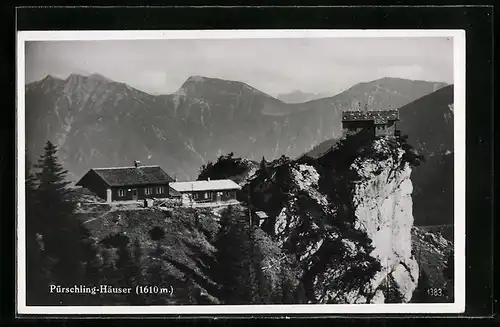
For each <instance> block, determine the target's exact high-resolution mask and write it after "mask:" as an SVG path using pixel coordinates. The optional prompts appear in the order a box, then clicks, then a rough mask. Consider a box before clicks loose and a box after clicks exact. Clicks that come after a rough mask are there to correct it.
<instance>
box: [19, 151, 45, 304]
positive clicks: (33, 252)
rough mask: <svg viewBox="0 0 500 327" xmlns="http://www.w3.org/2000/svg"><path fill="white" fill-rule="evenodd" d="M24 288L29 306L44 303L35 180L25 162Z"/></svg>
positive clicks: (43, 255)
mask: <svg viewBox="0 0 500 327" xmlns="http://www.w3.org/2000/svg"><path fill="white" fill-rule="evenodd" d="M25 173H26V183H25V184H26V211H25V213H26V217H25V222H26V288H27V294H26V295H27V303H28V304H29V305H36V304H43V303H44V302H46V294H47V290H48V269H47V264H46V260H45V253H44V249H43V239H42V237H41V234H40V233H39V225H38V220H37V212H38V210H39V206H38V203H37V200H36V179H35V176H34V175H33V174H32V173H31V163H30V162H29V161H28V160H27V161H26V171H25Z"/></svg>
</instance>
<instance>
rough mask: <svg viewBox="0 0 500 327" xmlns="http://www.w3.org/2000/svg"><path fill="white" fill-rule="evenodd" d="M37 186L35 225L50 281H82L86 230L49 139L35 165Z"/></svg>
mask: <svg viewBox="0 0 500 327" xmlns="http://www.w3.org/2000/svg"><path fill="white" fill-rule="evenodd" d="M36 167H37V168H38V169H39V171H38V172H37V174H36V177H37V182H38V187H37V191H36V199H37V203H38V204H39V205H40V208H41V210H38V211H37V220H38V221H37V226H38V227H39V228H38V229H39V232H40V234H41V235H42V236H43V244H44V251H45V253H46V255H47V257H48V258H49V259H50V260H51V261H53V262H54V263H53V264H52V267H51V274H52V278H53V281H54V282H55V283H58V284H61V285H72V284H80V283H81V282H83V280H82V277H83V270H84V268H83V267H84V264H83V263H84V262H83V261H84V260H83V252H84V247H85V244H84V242H85V241H86V240H88V237H89V233H88V231H87V230H86V229H85V228H84V227H83V226H82V224H81V223H80V222H79V221H78V220H77V218H76V217H75V216H74V209H75V202H74V200H73V198H72V197H71V193H70V190H69V189H68V185H69V182H67V181H66V174H67V171H66V170H65V169H64V168H63V167H62V165H61V164H60V163H59V161H58V159H57V148H56V147H55V145H53V144H52V143H51V142H50V141H48V142H47V144H46V146H45V153H44V155H42V156H41V157H40V159H39V162H38V165H37V166H36ZM73 300H77V297H75V296H74V295H71V294H69V295H63V296H61V297H60V298H59V300H58V301H57V302H59V303H67V302H68V301H70V302H71V301H73Z"/></svg>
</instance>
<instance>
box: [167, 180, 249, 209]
mask: <svg viewBox="0 0 500 327" xmlns="http://www.w3.org/2000/svg"><path fill="white" fill-rule="evenodd" d="M170 187H171V188H172V189H174V190H175V191H177V192H179V193H180V194H181V195H182V204H183V205H185V206H189V205H193V206H198V205H204V204H207V205H210V204H224V203H234V202H237V200H236V191H238V190H241V186H239V185H238V184H236V183H235V182H233V181H232V180H230V179H219V180H210V179H209V180H206V181H191V182H174V183H170Z"/></svg>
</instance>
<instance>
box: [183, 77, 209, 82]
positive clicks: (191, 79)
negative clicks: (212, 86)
mask: <svg viewBox="0 0 500 327" xmlns="http://www.w3.org/2000/svg"><path fill="white" fill-rule="evenodd" d="M208 79H209V78H207V77H205V76H201V75H193V76H189V77H188V79H187V80H186V83H187V82H205V81H206V80H208Z"/></svg>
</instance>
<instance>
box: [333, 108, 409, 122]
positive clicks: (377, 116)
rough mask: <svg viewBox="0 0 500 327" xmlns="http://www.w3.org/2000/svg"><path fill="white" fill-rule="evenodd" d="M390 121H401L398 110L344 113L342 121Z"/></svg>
mask: <svg viewBox="0 0 500 327" xmlns="http://www.w3.org/2000/svg"><path fill="white" fill-rule="evenodd" d="M372 120H374V121H378V122H379V123H380V121H384V122H387V121H390V120H399V111H398V110H372V111H343V112H342V121H372Z"/></svg>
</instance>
